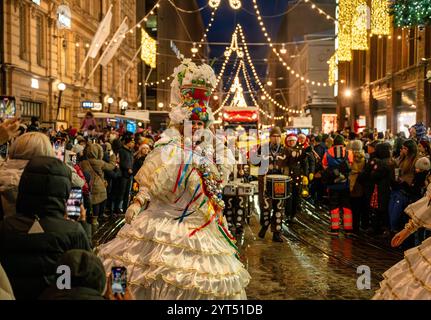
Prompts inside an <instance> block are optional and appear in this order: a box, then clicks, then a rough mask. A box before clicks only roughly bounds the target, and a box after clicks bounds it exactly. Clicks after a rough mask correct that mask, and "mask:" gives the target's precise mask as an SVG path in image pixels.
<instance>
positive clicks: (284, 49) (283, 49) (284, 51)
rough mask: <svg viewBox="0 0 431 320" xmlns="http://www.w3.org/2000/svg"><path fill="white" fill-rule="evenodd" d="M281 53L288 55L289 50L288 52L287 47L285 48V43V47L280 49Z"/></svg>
mask: <svg viewBox="0 0 431 320" xmlns="http://www.w3.org/2000/svg"><path fill="white" fill-rule="evenodd" d="M280 53H281V54H286V53H287V50H286V47H285V45H284V43H283V45H282V47H281V49H280Z"/></svg>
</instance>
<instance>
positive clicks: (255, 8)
mask: <svg viewBox="0 0 431 320" xmlns="http://www.w3.org/2000/svg"><path fill="white" fill-rule="evenodd" d="M253 4H254V6H253V7H254V10H255V12H256V17H257V20H258V21H260V23H259V24H260V26H261V29H262V33H263V35H264V36H265V38H266V41H267V42H268V44H269V47H270V48H272V51H273V52H274V54H275V55H276V56H277V58H278V60H279V62H281V63H282V64H283V66H284V67H285V68H286V70H287V71H289V72H291V73H292V75H295V76H296V77H297V78H301V81H305V82H307V84H311V85H313V86H314V85H316V86H320V85H323V86H326V85H327V84H326V83H325V82H324V83H321V82H318V81H311V80H309V79H306V78H303V77H301V76H300V74H299V73H298V72H295V71H294V70H293V69H292V68H291V67H290V66H289V65H288V64H287V63H286V61H285V60H284V59H283V57H282V55H281V54H280V53H282V52H281V50H280V52H278V51H277V49H276V48H274V43H272V40H271V38H270V37H269V35H268V32H267V29H266V27H265V24H264V23H263V19H262V16H261V14H260V11H259V7H258V5H257V0H253ZM240 30H241V28H240ZM241 33H242V31H241ZM307 80H308V81H307Z"/></svg>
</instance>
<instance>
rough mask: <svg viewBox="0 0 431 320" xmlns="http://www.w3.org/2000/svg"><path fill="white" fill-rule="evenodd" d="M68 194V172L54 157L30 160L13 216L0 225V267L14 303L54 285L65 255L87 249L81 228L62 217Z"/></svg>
mask: <svg viewBox="0 0 431 320" xmlns="http://www.w3.org/2000/svg"><path fill="white" fill-rule="evenodd" d="M70 190H71V171H70V169H69V168H68V167H67V166H66V165H65V164H64V163H63V162H61V161H60V160H58V159H56V158H52V157H37V158H34V159H32V160H30V161H29V163H28V165H27V166H26V168H25V169H24V172H23V174H22V176H21V181H20V183H19V188H18V197H17V214H16V215H15V216H10V217H7V218H6V219H5V220H4V221H2V222H0V263H1V264H2V266H3V268H4V269H5V271H6V273H7V275H8V277H9V281H10V283H11V285H12V288H13V291H14V294H15V297H16V299H17V300H20V299H31V300H33V299H37V298H38V297H39V295H40V294H41V293H42V291H43V290H45V289H46V288H47V287H48V286H49V285H50V284H52V283H54V281H55V278H56V263H57V261H58V259H59V258H60V257H61V255H62V254H63V253H64V252H66V251H68V250H71V249H83V250H90V249H91V247H90V242H89V240H88V238H87V235H86V233H85V231H84V229H83V228H82V226H81V224H80V223H78V222H75V221H71V220H66V218H65V212H66V200H67V199H68V198H69V194H70ZM36 222H38V224H37V223H36ZM35 226H40V227H38V228H36V229H35V228H34V227H35Z"/></svg>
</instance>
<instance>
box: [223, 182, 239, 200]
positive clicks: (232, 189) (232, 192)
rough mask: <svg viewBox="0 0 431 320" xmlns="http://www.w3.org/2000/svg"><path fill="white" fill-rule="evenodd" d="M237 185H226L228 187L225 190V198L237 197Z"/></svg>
mask: <svg viewBox="0 0 431 320" xmlns="http://www.w3.org/2000/svg"><path fill="white" fill-rule="evenodd" d="M237 188H238V187H237V185H236V184H234V183H228V184H226V186H225V187H224V188H223V195H225V196H232V197H234V196H236V191H237Z"/></svg>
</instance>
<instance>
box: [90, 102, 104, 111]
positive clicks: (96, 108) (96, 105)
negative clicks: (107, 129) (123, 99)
mask: <svg viewBox="0 0 431 320" xmlns="http://www.w3.org/2000/svg"><path fill="white" fill-rule="evenodd" d="M102 109H103V104H101V103H100V102H95V103H94V104H93V108H91V110H93V111H102Z"/></svg>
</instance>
